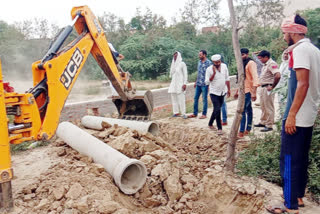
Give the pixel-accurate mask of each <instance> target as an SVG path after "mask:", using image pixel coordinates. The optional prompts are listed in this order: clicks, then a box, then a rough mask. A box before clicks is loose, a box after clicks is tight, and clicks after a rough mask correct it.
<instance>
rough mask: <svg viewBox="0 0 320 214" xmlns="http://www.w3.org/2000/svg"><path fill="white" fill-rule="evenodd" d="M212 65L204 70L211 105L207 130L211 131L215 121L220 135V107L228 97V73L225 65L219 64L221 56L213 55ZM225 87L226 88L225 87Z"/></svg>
mask: <svg viewBox="0 0 320 214" xmlns="http://www.w3.org/2000/svg"><path fill="white" fill-rule="evenodd" d="M211 60H212V62H213V65H211V66H210V67H208V68H207V70H206V79H205V82H206V84H208V85H209V94H210V98H211V101H212V104H213V112H212V114H211V117H210V121H209V128H211V129H213V122H214V120H216V123H217V127H218V134H222V125H221V106H222V103H223V100H224V96H225V95H226V94H227V96H228V97H229V96H230V80H229V71H228V67H227V65H226V64H224V63H221V55H219V54H215V55H213V56H212V57H211ZM226 86H227V87H226Z"/></svg>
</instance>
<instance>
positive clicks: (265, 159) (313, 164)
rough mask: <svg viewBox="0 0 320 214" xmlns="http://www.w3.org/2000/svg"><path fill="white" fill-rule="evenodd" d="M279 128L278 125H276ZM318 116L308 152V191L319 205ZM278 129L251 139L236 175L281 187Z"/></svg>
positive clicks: (239, 162)
mask: <svg viewBox="0 0 320 214" xmlns="http://www.w3.org/2000/svg"><path fill="white" fill-rule="evenodd" d="M278 126H280V123H279V124H278ZM319 142H320V115H319V116H318V118H317V120H316V123H315V126H314V131H313V137H312V142H311V148H310V152H309V163H310V165H309V168H308V174H309V181H308V185H307V188H308V191H310V192H311V193H312V197H313V199H314V200H315V201H317V202H318V203H320V143H319ZM280 145H281V136H280V128H278V130H277V131H273V132H272V133H270V134H266V135H265V136H264V137H260V138H259V137H253V138H252V143H251V144H250V146H249V147H248V148H247V149H246V150H245V151H243V152H242V153H240V155H239V160H238V163H237V169H238V170H239V171H238V173H239V174H240V175H247V176H253V177H258V178H262V179H265V180H267V181H269V182H273V183H276V184H278V185H281V177H280V167H279V157H280Z"/></svg>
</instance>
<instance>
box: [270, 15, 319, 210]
mask: <svg viewBox="0 0 320 214" xmlns="http://www.w3.org/2000/svg"><path fill="white" fill-rule="evenodd" d="M281 29H282V32H283V37H284V40H285V41H286V42H287V43H288V45H289V47H288V49H287V52H288V53H289V56H290V57H289V69H290V78H289V84H288V95H287V104H286V110H285V113H284V116H283V123H282V132H281V152H280V174H281V177H282V185H283V196H284V200H285V201H284V205H283V204H282V206H278V207H276V206H271V207H268V208H267V210H269V212H272V213H284V212H289V213H299V207H302V206H304V204H303V200H302V198H303V197H304V194H305V188H306V185H307V180H308V175H307V170H308V154H309V149H310V143H311V138H312V132H313V126H314V122H315V120H316V117H317V114H318V108H319V103H320V51H319V49H318V48H316V47H315V46H314V45H313V44H312V43H311V42H310V40H309V39H307V38H305V34H306V33H307V31H308V29H307V23H306V21H305V20H304V19H303V18H302V17H301V16H299V15H295V16H292V17H289V18H287V19H285V20H284V21H283V23H282V25H281Z"/></svg>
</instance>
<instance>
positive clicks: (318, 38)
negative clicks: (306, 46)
mask: <svg viewBox="0 0 320 214" xmlns="http://www.w3.org/2000/svg"><path fill="white" fill-rule="evenodd" d="M302 16H303V17H305V18H306V19H307V23H308V33H307V36H308V37H309V38H310V39H311V40H312V42H313V43H314V44H316V45H317V46H318V47H320V28H319V23H320V8H316V9H313V10H306V11H304V12H302Z"/></svg>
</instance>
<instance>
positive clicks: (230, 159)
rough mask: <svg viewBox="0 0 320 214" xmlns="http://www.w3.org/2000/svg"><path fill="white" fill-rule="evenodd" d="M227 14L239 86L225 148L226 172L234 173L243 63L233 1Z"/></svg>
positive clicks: (230, 2) (241, 101)
mask: <svg viewBox="0 0 320 214" xmlns="http://www.w3.org/2000/svg"><path fill="white" fill-rule="evenodd" d="M228 5H229V12H230V20H231V24H232V45H233V51H234V55H235V57H236V62H237V70H238V84H239V90H238V92H239V98H238V106H237V111H236V115H235V117H234V120H233V123H232V126H231V130H230V135H229V142H228V147H227V160H226V164H225V165H226V170H227V171H230V172H234V167H235V163H236V160H235V150H236V142H237V134H238V130H239V126H240V121H241V118H242V112H243V109H244V96H245V95H244V70H243V62H242V57H241V53H240V45H239V37H238V31H239V29H238V25H237V21H236V17H235V12H234V7H233V0H228Z"/></svg>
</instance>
